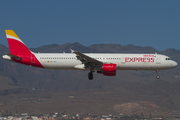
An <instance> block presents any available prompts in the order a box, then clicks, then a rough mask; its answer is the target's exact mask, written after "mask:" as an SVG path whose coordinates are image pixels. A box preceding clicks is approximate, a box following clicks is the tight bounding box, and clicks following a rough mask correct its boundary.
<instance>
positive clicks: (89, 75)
mask: <svg viewBox="0 0 180 120" xmlns="http://www.w3.org/2000/svg"><path fill="white" fill-rule="evenodd" d="M88 78H89V80H92V79H93V73H92V72H89V73H88Z"/></svg>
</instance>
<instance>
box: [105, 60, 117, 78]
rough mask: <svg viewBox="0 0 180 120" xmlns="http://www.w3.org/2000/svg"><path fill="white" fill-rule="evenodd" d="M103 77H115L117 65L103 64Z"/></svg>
mask: <svg viewBox="0 0 180 120" xmlns="http://www.w3.org/2000/svg"><path fill="white" fill-rule="evenodd" d="M103 75H106V76H115V75H116V64H114V63H111V64H103Z"/></svg>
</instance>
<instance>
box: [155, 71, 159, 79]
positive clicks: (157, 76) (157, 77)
mask: <svg viewBox="0 0 180 120" xmlns="http://www.w3.org/2000/svg"><path fill="white" fill-rule="evenodd" d="M159 78H160V76H159V74H158V70H156V79H159Z"/></svg>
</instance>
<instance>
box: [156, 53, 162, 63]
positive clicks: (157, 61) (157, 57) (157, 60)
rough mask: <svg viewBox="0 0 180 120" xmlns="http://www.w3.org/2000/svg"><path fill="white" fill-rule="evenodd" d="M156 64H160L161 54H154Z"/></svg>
mask: <svg viewBox="0 0 180 120" xmlns="http://www.w3.org/2000/svg"><path fill="white" fill-rule="evenodd" d="M156 64H161V56H160V55H156Z"/></svg>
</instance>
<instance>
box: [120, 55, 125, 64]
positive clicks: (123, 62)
mask: <svg viewBox="0 0 180 120" xmlns="http://www.w3.org/2000/svg"><path fill="white" fill-rule="evenodd" d="M121 63H122V64H125V56H124V55H123V56H121Z"/></svg>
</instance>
